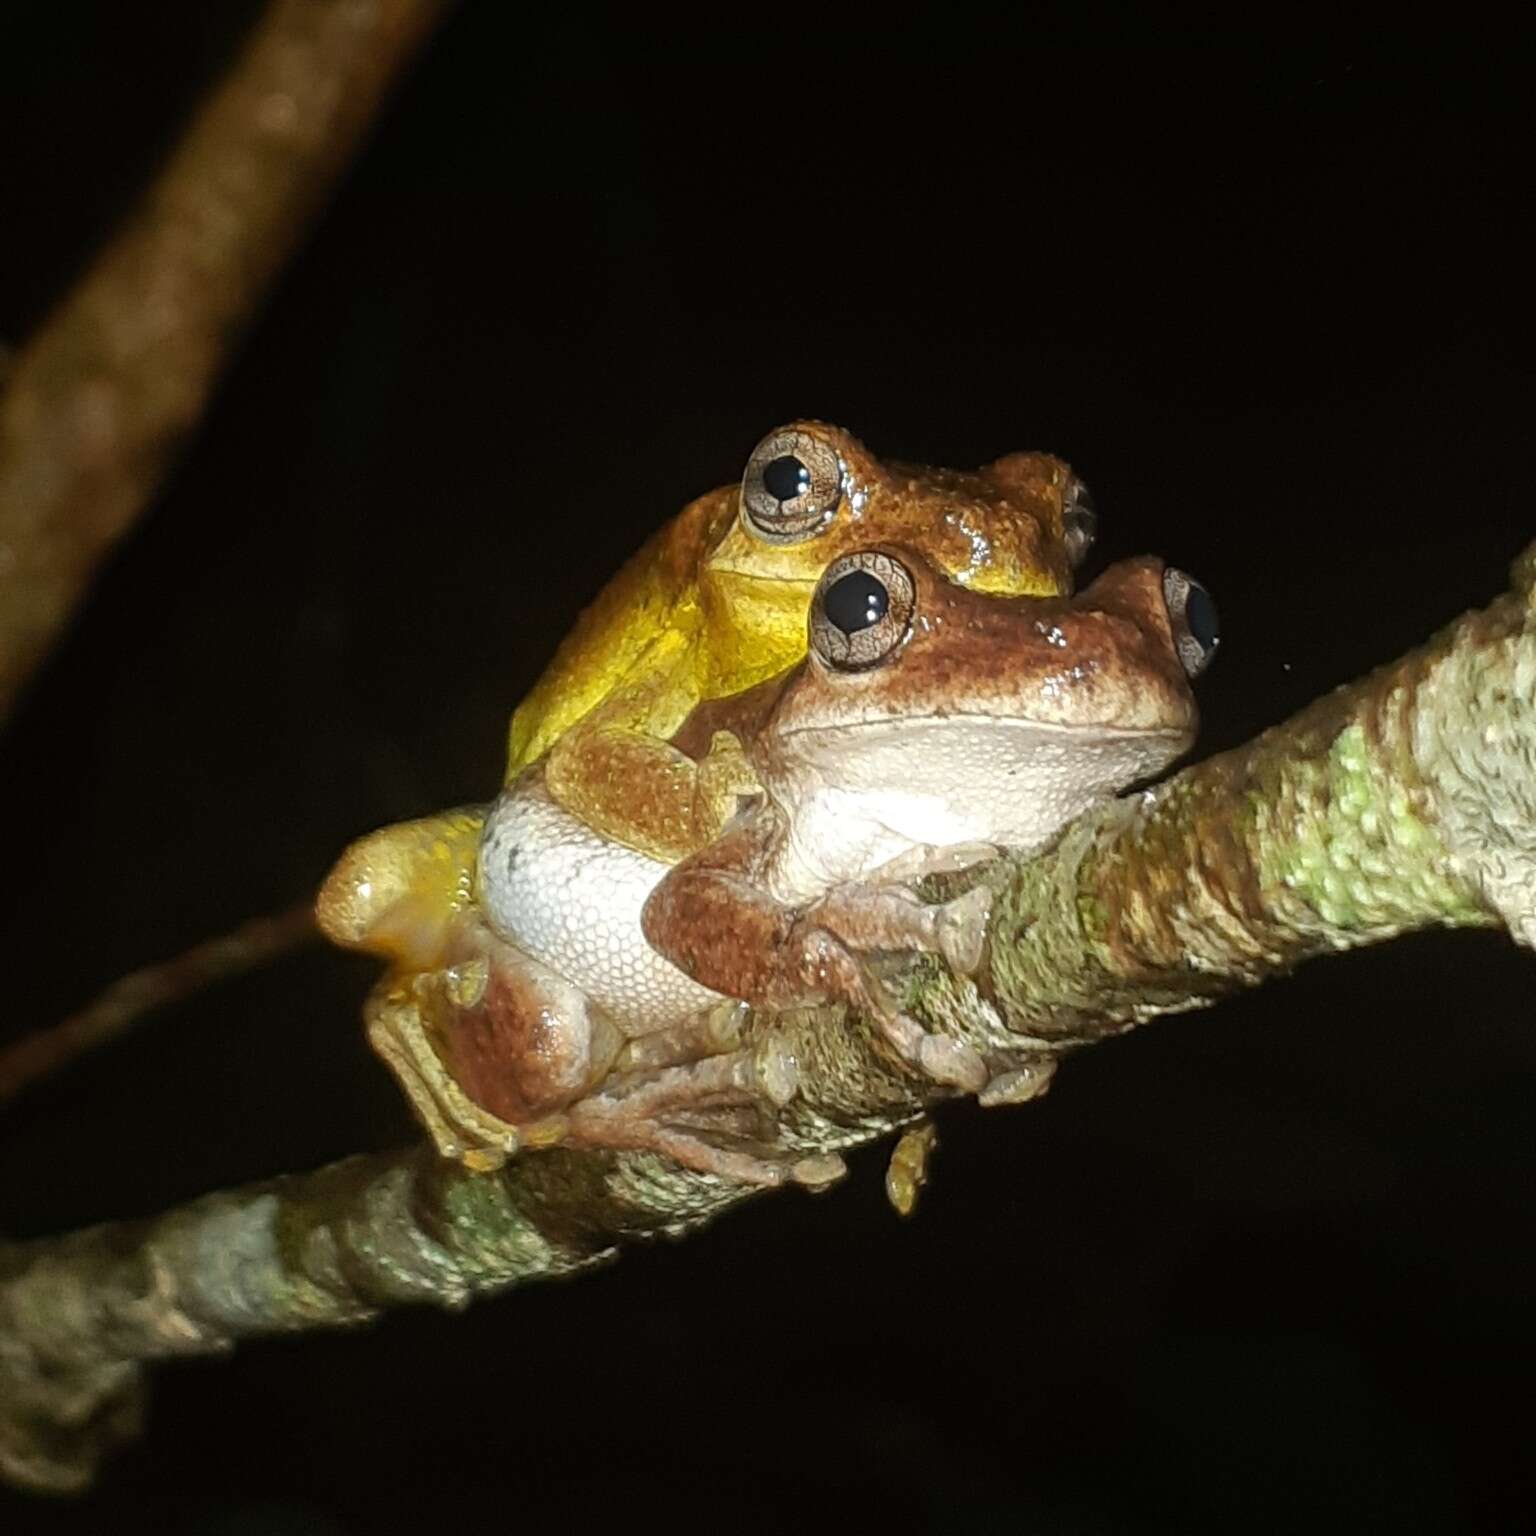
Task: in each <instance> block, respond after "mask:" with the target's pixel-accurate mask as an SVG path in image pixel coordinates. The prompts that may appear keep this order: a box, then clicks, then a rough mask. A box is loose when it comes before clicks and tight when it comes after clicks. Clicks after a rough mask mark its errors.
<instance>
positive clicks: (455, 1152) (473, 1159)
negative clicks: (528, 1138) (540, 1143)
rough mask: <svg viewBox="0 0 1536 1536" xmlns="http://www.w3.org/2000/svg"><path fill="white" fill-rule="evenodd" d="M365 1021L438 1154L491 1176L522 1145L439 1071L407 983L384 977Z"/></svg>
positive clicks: (439, 1062) (515, 1134) (428, 1033)
mask: <svg viewBox="0 0 1536 1536" xmlns="http://www.w3.org/2000/svg"><path fill="white" fill-rule="evenodd" d="M364 1016H365V1018H366V1021H367V1029H368V1043H369V1045H371V1046H372V1047H373V1049H374V1052H375V1053H376V1054H377V1055H378V1056H379V1057H380V1058H381V1059H382V1060H383V1062H384V1064H385V1066H387V1067H388V1068H389V1070H390V1071H391V1072H392V1073H393V1074H394V1076H395V1081H396V1082H397V1083H398V1084H399V1085H400V1089H401V1091H402V1092H403V1093H404V1094H405V1096H406V1099H407V1100H408V1101H409V1103H410V1106H411V1109H412V1110H413V1111H414V1113H415V1115H416V1118H417V1120H418V1121H420V1123H421V1125H422V1126H423V1128H424V1129H425V1130H426V1132H427V1134H428V1136H430V1137H431V1138H432V1144H433V1145H434V1146H435V1147H436V1148H437V1150H438V1152H439V1154H441V1155H442V1156H443V1157H446V1158H450V1159H452V1160H453V1161H455V1162H461V1163H463V1164H464V1165H465V1166H466V1167H468V1168H472V1169H474V1170H476V1171H478V1172H490V1171H492V1170H494V1169H496V1168H499V1167H501V1165H502V1164H503V1163H504V1162H506V1160H507V1158H508V1157H510V1156H511V1155H512V1154H513V1153H514V1152H516V1151H517V1150H518V1149H519V1148H520V1147H521V1146H522V1145H524V1137H523V1136H522V1135H520V1134H519V1132H518V1129H517V1127H515V1126H512V1125H509V1124H507V1122H505V1121H503V1120H501V1119H499V1118H498V1117H497V1116H495V1115H492V1114H490V1113H489V1112H488V1111H486V1110H484V1109H482V1108H481V1107H480V1106H479V1105H478V1104H476V1103H475V1102H474V1101H473V1100H472V1099H471V1098H470V1097H469V1095H468V1094H466V1093H465V1092H464V1091H463V1089H461V1088H460V1087H459V1085H458V1084H457V1083H456V1082H455V1081H454V1080H453V1077H452V1076H451V1075H450V1074H449V1072H448V1070H447V1068H446V1067H444V1066H443V1064H442V1060H441V1058H440V1057H439V1056H438V1054H437V1050H436V1048H435V1045H434V1043H433V1038H432V1036H433V1033H434V1032H433V1031H431V1030H429V1029H428V1027H427V1025H426V1021H425V1020H424V1018H423V1016H422V1008H421V1000H420V998H419V997H417V996H416V995H415V993H414V989H413V988H412V987H411V986H410V984H409V981H408V980H402V979H401V978H399V977H396V976H388V977H386V978H385V979H384V980H383V981H382V982H381V983H380V984H379V985H378V987H376V988H375V989H374V992H373V995H372V996H371V997H370V998H369V999H368V1004H367V1007H366V1008H365V1010H364Z"/></svg>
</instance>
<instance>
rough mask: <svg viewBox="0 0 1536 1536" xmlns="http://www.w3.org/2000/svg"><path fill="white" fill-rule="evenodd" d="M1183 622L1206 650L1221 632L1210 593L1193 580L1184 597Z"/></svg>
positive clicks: (1214, 642)
mask: <svg viewBox="0 0 1536 1536" xmlns="http://www.w3.org/2000/svg"><path fill="white" fill-rule="evenodd" d="M1184 622H1185V624H1186V625H1188V626H1189V632H1190V634H1191V635H1193V636H1194V638H1195V640H1196V641H1197V642H1198V643H1199V644H1200V645H1201V646H1202V647H1203V648H1204V649H1206V650H1210V648H1211V647H1212V646H1213V645H1215V644H1216V641H1217V639H1218V638H1219V636H1220V634H1221V626H1220V625H1219V623H1218V622H1217V619H1216V604H1215V603H1214V602H1213V601H1212V599H1211V594H1210V593H1209V592H1207V591H1206V590H1205V588H1204V587H1197V586H1196V585H1195V584H1194V583H1193V582H1191V583H1190V586H1189V595H1188V596H1187V597H1186V598H1185V599H1184Z"/></svg>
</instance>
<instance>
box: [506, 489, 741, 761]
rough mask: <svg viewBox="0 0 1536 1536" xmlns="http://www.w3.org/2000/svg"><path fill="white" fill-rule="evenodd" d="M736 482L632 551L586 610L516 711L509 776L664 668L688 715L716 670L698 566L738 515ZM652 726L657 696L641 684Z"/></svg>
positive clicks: (676, 705)
mask: <svg viewBox="0 0 1536 1536" xmlns="http://www.w3.org/2000/svg"><path fill="white" fill-rule="evenodd" d="M734 501H735V489H734V487H727V488H723V489H721V490H718V491H711V492H710V493H709V494H708V495H707V496H701V497H700V498H699V499H698V500H697V501H695V502H692V503H691V504H690V505H689V506H687V507H685V508H684V509H683V510H682V511H681V512H679V513H678V515H677V516H676V517H675V518H673V519H672V521H671V522H670V523H667V524H666V525H665V526H664V527H662V528H659V529H658V530H657V531H656V532H655V533H654V534H652V535H651V537H650V538H649V539H647V540H646V542H645V543H644V544H643V545H642V546H641V547H640V548H639V549H638V550H636V552H635V553H634V554H633V555H631V556H630V558H629V559H628V560H627V561H626V562H625V563H624V565H623V566H622V567H621V569H620V570H619V572H618V574H617V575H615V576H614V578H613V579H612V580H611V581H610V582H609V583H608V585H607V586H605V587H604V588H603V590H602V591H601V592H600V593H599V594H598V596H597V598H596V600H595V601H594V602H592V603H591V604H590V605H589V606H588V607H587V608H586V609H584V610H583V612H582V614H581V616H580V618H578V619H577V621H576V623H575V625H574V626H573V627H572V629H571V631H570V633H569V634H568V635H567V636H566V637H565V639H564V640H562V641H561V642H560V645H559V648H558V649H557V650H556V651H555V654H554V656H553V657H552V658H551V660H550V663H549V665H548V666H547V667H546V668H545V669H544V672H543V673H542V675H541V676H540V677H539V680H538V681H537V682H536V683H535V684H534V685H533V687H532V688H531V689H530V690H529V692H528V694H527V696H526V697H525V698H524V699H523V701H522V703H521V704H519V705H518V707H517V709H516V710H515V711H514V712H513V715H512V726H511V732H510V739H509V743H508V754H507V778H508V780H509V781H510V780H511V779H513V778H515V777H516V776H517V775H518V774H519V773H520V772H521V771H522V770H523V769H524V768H526V767H527V766H528V764H530V763H532V762H535V761H537V759H539V758H540V757H542V756H543V755H544V754H545V753H546V752H547V751H548V750H549V749H550V747H551V746H553V745H554V743H555V742H556V741H557V740H559V738H560V737H561V736H563V735H564V734H565V733H566V731H568V730H569V729H570V728H571V727H572V726H573V725H575V724H576V723H577V721H579V720H581V719H582V718H583V717H584V716H586V715H587V714H589V713H591V711H592V710H594V709H596V708H597V707H598V706H599V705H600V704H603V703H606V702H610V701H612V700H614V699H615V697H616V696H617V695H619V694H621V693H622V692H623V691H624V690H625V688H626V685H627V684H631V683H633V682H635V681H636V680H637V679H640V678H649V677H650V676H651V674H653V673H656V672H659V671H664V672H665V673H666V675H667V677H668V678H669V685H668V691H669V692H675V693H677V694H678V695H679V696H678V697H676V698H669V699H667V700H666V701H665V708H666V712H667V713H668V714H669V715H671V714H673V713H677V715H678V718H681V717H682V716H684V715H686V714H687V712H688V710H689V709H691V708H692V706H693V705H694V704H695V703H697V702H698V699H699V696H700V692H701V690H702V689H703V687H704V686H705V679H706V677H707V674H708V665H707V658H704V657H702V656H700V655H699V654H698V650H699V647H698V640H699V636H700V632H701V630H702V627H703V619H702V613H701V610H700V604H699V586H698V573H699V571H700V569H701V567H702V565H703V563H704V561H705V559H706V558H707V557H708V555H709V553H710V551H711V550H712V549H713V548H714V546H715V544H716V543H718V542H719V539H720V536H721V534H722V533H723V531H724V530H725V528H726V527H728V526H729V524H730V520H731V518H732V517H733V516H734V510H735V507H734ZM640 692H641V693H642V694H644V695H645V697H646V699H647V702H646V703H644V704H637V709H638V711H639V713H640V715H641V716H642V718H640V719H637V720H635V721H633V722H629V723H632V724H634V725H635V726H637V727H642V728H643V727H644V725H645V724H646V723H647V722H646V720H645V718H643V717H644V716H646V715H647V714H648V713H649V712H650V711H651V710H652V709H653V708H655V707H656V703H655V702H654V700H653V698H652V691H651V690H646V689H642V690H640Z"/></svg>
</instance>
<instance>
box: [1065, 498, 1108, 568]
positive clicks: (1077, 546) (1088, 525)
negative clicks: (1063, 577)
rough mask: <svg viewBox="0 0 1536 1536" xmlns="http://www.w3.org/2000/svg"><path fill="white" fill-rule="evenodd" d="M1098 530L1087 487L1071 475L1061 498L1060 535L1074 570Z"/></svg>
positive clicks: (1097, 516) (1097, 515)
mask: <svg viewBox="0 0 1536 1536" xmlns="http://www.w3.org/2000/svg"><path fill="white" fill-rule="evenodd" d="M1098 532H1099V514H1098V513H1097V512H1096V511H1095V510H1094V506H1093V497H1091V496H1090V495H1089V494H1088V487H1087V486H1086V485H1084V484H1083V482H1082V481H1081V480H1079V479H1078V478H1077V476H1076V475H1073V476H1072V478H1071V479H1070V480H1068V482H1067V489H1066V493H1065V494H1064V495H1063V496H1062V499H1061V536H1062V539H1063V541H1064V542H1065V544H1066V546H1067V559H1068V560H1069V561H1070V562H1071V565H1072V569H1073V570H1076V569H1077V567H1078V566H1080V565H1081V564H1082V563H1083V561H1084V559H1085V558H1086V557H1087V554H1088V551H1089V550H1090V549H1092V548H1093V541H1094V539H1095V538H1096V537H1097V536H1098Z"/></svg>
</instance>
